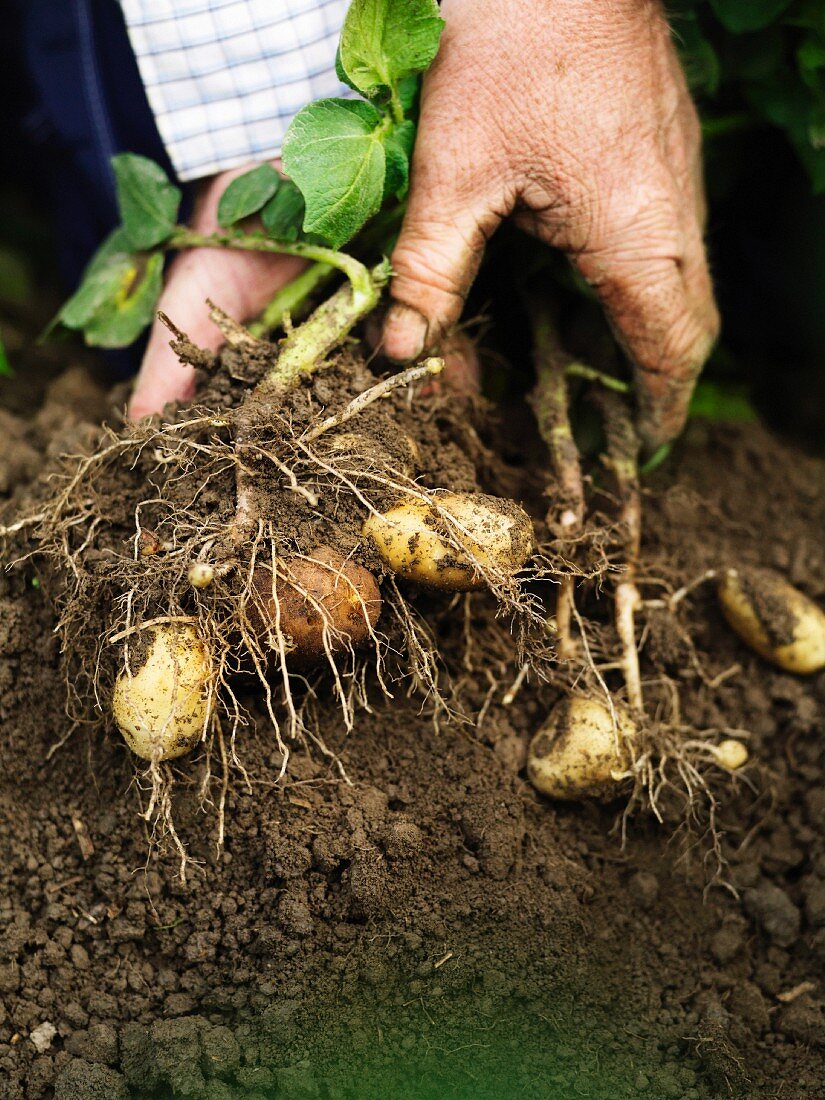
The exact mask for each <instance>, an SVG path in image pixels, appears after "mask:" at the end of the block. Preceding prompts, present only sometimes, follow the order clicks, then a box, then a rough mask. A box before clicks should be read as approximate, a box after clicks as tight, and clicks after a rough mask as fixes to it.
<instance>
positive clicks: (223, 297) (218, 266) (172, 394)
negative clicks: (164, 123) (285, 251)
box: [129, 162, 305, 419]
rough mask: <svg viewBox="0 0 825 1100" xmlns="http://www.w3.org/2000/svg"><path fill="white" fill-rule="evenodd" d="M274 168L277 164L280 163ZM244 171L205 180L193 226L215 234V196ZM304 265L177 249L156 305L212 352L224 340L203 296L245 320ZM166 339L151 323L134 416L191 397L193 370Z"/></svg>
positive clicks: (135, 394)
mask: <svg viewBox="0 0 825 1100" xmlns="http://www.w3.org/2000/svg"><path fill="white" fill-rule="evenodd" d="M276 167H280V164H279V163H278V162H276ZM247 169H248V166H247V168H237V169H233V170H232V171H230V172H223V173H221V174H220V175H217V176H213V177H211V178H210V179H209V180H206V181H205V182H204V184H203V185H202V189H201V193H200V195H199V197H198V201H197V204H196V210H195V214H194V217H193V218H192V222H191V225H192V228H193V229H194V230H196V231H197V232H199V233H214V232H215V231H216V230H217V229H218V221H217V210H218V200H219V198H220V196H221V194H222V193H223V191H224V190H225V189H226V186H227V184H228V183H229V182H230V180H232V179H234V178H235V176H239V175H240V174H241V173H242V172H245V171H247ZM304 266H305V264H304V261H303V260H299V259H297V258H296V257H294V256H272V255H269V256H264V255H250V254H249V253H244V252H229V251H220V250H216V249H210V248H196V249H192V250H190V251H187V252H183V253H181V255H180V256H178V257H177V258H176V259H175V260H174V261H173V263H172V264H171V265H170V268H169V272H168V275H167V278H166V285H165V287H164V290H163V294H162V295H161V298H160V301H159V302H158V309H159V310H162V311H163V312H164V313H166V314H167V315H168V316H169V317H170V319H171V320H172V321H174V323H175V324H176V325H178V326H179V327H180V328H182V329H183V330H184V331H185V332H186V334H187V335H188V336H189V338H190V339H191V340H192V341H193V342H194V343H196V344H198V345H199V346H200V347H202V348H210V349H212V350H216V349H217V348H218V347H219V346H220V345H221V344H222V343H223V338H222V336H221V334H220V332H219V331H218V329H217V328H216V327H215V326H214V325H213V324H212V322H211V321H210V320H209V311H208V309H207V306H206V299H207V298H212V299H214V301H215V303H216V304H217V305H219V306H220V307H221V308H222V309H224V310H226V312H227V313H228V314H229V315H230V316H231V317H235V318H238V319H239V320H246V319H248V318H250V317H254V316H255V315H256V314H257V313H260V312H261V310H262V309H263V308H264V306H266V304H267V303H268V302H269V300H270V299H271V298H272V296H273V295H274V294H275V292H276V291H277V290H278V289H279V288H280V287H282V286H284V285H285V284H286V283H288V282H289V281H290V279H294V278H295V276H296V275H297V274H298V272H299V271H300V270H301V268H302V267H304ZM169 339H170V337H169V333H168V331H167V330H166V328H165V327H164V326H163V325H162V324H161V323H160V322H159V321H155V323H154V325H153V326H152V331H151V333H150V336H149V343H148V345H147V348H146V354H145V355H144V357H143V363H142V364H141V367H140V372H139V374H138V376H137V380H136V382H135V388H134V391H133V393H132V399H131V401H130V402H129V415H130V416H131V417H133V418H135V419H137V418H138V417H141V416H146V415H147V414H149V413H155V412H160V410H161V409H162V408H163V406H164V405H165V404H166V403H167V402H168V401H183V400H186V399H187V398H189V397H191V396H192V393H193V389H194V377H193V376H194V371H193V369H192V368H191V367H188V366H182V365H181V364H180V362H179V361H178V357H177V356H176V355H175V353H174V352H173V351H172V349H171V348H170V347H169Z"/></svg>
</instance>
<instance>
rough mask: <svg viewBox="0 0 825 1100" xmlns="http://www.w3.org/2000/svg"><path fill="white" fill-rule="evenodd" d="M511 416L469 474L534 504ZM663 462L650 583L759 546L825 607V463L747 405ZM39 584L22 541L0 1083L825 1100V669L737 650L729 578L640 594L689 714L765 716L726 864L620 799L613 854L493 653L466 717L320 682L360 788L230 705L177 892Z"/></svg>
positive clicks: (734, 813)
mask: <svg viewBox="0 0 825 1100" xmlns="http://www.w3.org/2000/svg"><path fill="white" fill-rule="evenodd" d="M67 379H68V381H67ZM81 398H82V399H81ZM112 400H113V399H110V398H107V396H106V395H105V393H104V392H103V391H102V390H101V389H100V388H98V387H97V386H96V385H95V384H94V383H93V382H92V381H91V380H90V379H89V378H88V377H87V376H86V375H85V373H84V372H83V371H78V370H75V371H72V372H68V373H67V375H65V376H63V377H62V378H58V379H57V381H55V382H52V383H51V385H50V387H49V388H48V389H47V390H46V392H45V396H44V398H43V404H42V406H41V407H39V408H36V409H35V410H34V411H33V412H31V410H29V412H28V413H26V414H25V415H20V414H21V412H22V410H20V409H19V407H15V408H14V411H13V412H12V413H9V426H8V429H7V430H4V431H3V433H2V434H3V446H4V448H5V450H4V453H3V456H2V461H3V463H4V466H3V469H8V470H9V471H10V473H9V475H8V480H7V481H6V482H5V483H4V482H3V479H2V477H0V490H4V489H6V486H7V485H8V487H9V488H11V486H12V485H13V484H15V483H16V484H17V485H18V492H19V491H20V490H19V486H20V484H21V482H23V481H25V479H27V478H30V477H34V475H35V473H36V469H35V467H36V466H37V462H36V461H35V458H36V457H37V456H42V455H43V454H44V453H45V452H46V451H49V453H51V454H54V453H56V452H57V451H59V450H60V449H65V441H66V440H69V439H72V440H73V441H74V442H75V444H76V443H77V440H78V439H81V438H82V437H84V436H87V437H88V439H92V438H93V434H94V433H93V429H92V428H91V427H90V426H89V425H90V424H91V423H92V422H94V421H95V420H99V419H100V418H101V417H102V416H104V415H111V409H112V403H111V402H112ZM78 410H80V411H78ZM520 418H523V419H520ZM502 419H503V420H504V421H505V422H506V423H507V424H508V425H509V429H510V430H509V432H508V442H507V446H506V453H507V456H508V460H509V466H508V469H507V470H506V471H504V472H502V473H501V476H500V477H499V479H498V483H497V484H495V485H491V484H490V483H489V481H490V479H489V478H486V479H485V481H484V484H483V487H484V488H486V489H488V490H492V491H497V492H504V491H505V488H508V487H509V489H510V491H513V492H515V494H516V495H518V488H519V486H520V485H521V486H522V487H524V493H526V495H527V496H530V495H531V494H532V495H533V496H538V498H539V500H538V507H539V508H541V503H540V492H539V493H537V489H540V485H538V484H537V483H535V479H534V478H533V476H532V473H531V471H532V470H533V468H534V466H533V464H534V460H535V453H536V452H535V450H534V446H533V444H531V443H530V441H529V433H528V432H526V431H525V432H521V431H520V425H521V424H523V423H525V422H526V414H524V412H523V411H521V412H519V411H518V410H512V415H510V412H509V411H508V414H507V416H506V417H503V418H502ZM61 441H62V443H61ZM0 472H2V471H0ZM466 476H467V477H468V478H469V476H470V475H469V474H467V475H466ZM645 486H646V498H645V542H644V548H643V557H642V562H641V565H640V570H639V583H640V585H641V586H642V588H643V590H644V591H645V592H646V593H647V594H655V593H656V591H657V590H661V588H662V585H664V584H667V585H668V586H669V587H670V588H671V590H673V589H676V588H678V587H679V586H681V585H684V584H689V583H690V582H692V581H694V580H696V579H697V578H698V577H700V576H701V574H702V573H703V572H704V571H705V570H707V569H709V568H720V567H724V566H726V565H730V564H749V565H761V566H766V567H770V568H774V569H777V570H779V571H781V572H782V573H783V574H784V575H785V576H787V577H788V579H789V580H790V581H791V582H792V583H794V584H796V585H798V586H799V587H800V588H802V589H803V590H804V591H806V592H807V593H808V594H809V595H810V596H812V597H813V598H814V599H819V600H820V601H821V600H822V599H823V597H825V543H823V540H822V531H823V522H824V521H825V467H823V465H822V464H821V463H817V462H815V461H813V460H810V459H806V458H805V457H803V456H802V455H801V454H799V453H797V452H795V451H793V450H791V449H789V448H788V447H787V446H785V445H783V444H780V443H779V442H778V441H777V440H776V439H774V438H772V437H770V436H769V435H768V434H767V433H766V432H765V431H764V430H762V429H761V428H759V427H757V426H753V425H738V426H733V425H709V424H705V423H699V422H697V423H694V424H692V425H691V426H690V428H689V430H688V432H687V434H686V436H685V437H684V439H683V440H682V441H681V442H680V443H679V445H678V446H677V448H676V449H675V450H674V452H673V454H672V456H671V458H670V459H669V460H668V462H667V463H666V464H665V465H664V466H663V467H661V468H660V469H659V470H658V471H657V472H656V473H655V475H653V476H652V477H650V478H648V479H646V482H645ZM110 489H111V506H112V508H113V509H116V508H117V507H118V501H117V490H116V487H115V486H111V487H110ZM36 492H37V493H39V494H40V495H41V496H42V494H43V492H44V490H43V489H42V488H41V489H38V490H37V491H36ZM219 503H220V502H219V501H218V502H217V504H219ZM217 504H216V506H217ZM19 507H20V506H19V504H17V503H14V502H13V504H12V510H17V511H18V514H19ZM37 580H38V575H37V572H36V568H35V565H34V564H33V563H32V562H30V561H29V562H22V563H20V564H18V565H17V566H15V568H14V569H12V570H11V571H9V572H8V573H6V574H5V575H4V576H3V577H2V578H0V585H1V586H2V587H1V588H0V594H1V595H2V603H3V608H2V615H0V632H1V633H2V651H1V652H2V657H1V658H0V720H1V721H2V729H3V743H4V759H3V773H2V777H0V838H2V839H0V851H2V860H1V861H0V875H1V876H2V882H3V887H2V895H0V922H1V923H2V936H0V994H1V995H2V1001H0V1097H3V1098H4V1100H5V1098H8V1100H12V1098H14V1100H17V1098H18V1097H19V1098H26V1100H41V1098H43V1100H49V1098H52V1097H54V1098H55V1100H103V1098H107V1100H108V1098H118V1100H121V1098H122V1100H125V1098H127V1097H133V1098H146V1100H154V1098H156V1100H160V1098H167V1097H192V1098H201V1097H203V1098H209V1100H241V1098H245V1100H264V1098H269V1097H274V1096H277V1097H281V1096H283V1097H288V1098H292V1097H295V1098H318V1100H339V1098H340V1100H345V1098H353V1100H368V1098H371V1097H376V1098H377V1097H396V1096H397V1097H402V1096H403V1097H439V1098H441V1097H445V1098H450V1097H456V1098H459V1097H461V1098H464V1097H467V1098H470V1097H472V1098H485V1097H489V1098H501V1097H508V1098H509V1097H516V1096H518V1097H537V1098H539V1097H540V1098H556V1097H558V1098H561V1097H565V1098H566V1097H570V1096H581V1097H589V1098H593V1100H596V1098H604V1100H608V1098H610V1100H615V1098H617V1097H655V1098H660V1097H677V1098H691V1100H706V1098H716V1097H728V1096H733V1097H748V1098H751V1097H754V1098H765V1100H767V1098H773V1097H782V1098H800V1100H801V1098H803V1097H805V1098H808V1097H813V1096H815V1095H817V1090H818V1089H820V1088H821V1082H822V1081H823V1080H824V1079H825V1056H823V1047H824V1046H825V1015H824V1013H825V999H824V998H825V993H823V982H824V979H823V969H822V964H823V960H825V839H824V838H825V832H823V825H825V788H823V784H822V755H821V754H822V725H823V720H822V719H823V702H825V674H820V675H819V676H818V677H814V678H809V679H804V680H803V679H798V678H794V677H792V676H789V675H786V674H784V673H781V672H779V671H778V670H775V669H773V668H771V667H769V666H768V665H766V664H765V663H764V662H762V661H761V660H760V659H759V658H758V657H756V656H755V655H753V654H751V653H749V652H748V651H747V650H745V649H744V648H743V646H742V645H741V643H740V642H739V641H738V640H737V639H736V638H735V637H734V636H733V635H732V633H731V632H730V631H729V630H728V629H727V627H726V626H725V624H724V622H723V620H722V617H721V615H720V613H719V611H718V609H717V607H716V603H715V599H714V595H713V592H712V590H711V588H710V587H709V586H708V585H699V586H697V587H696V588H695V589H694V590H693V591H692V592H691V593H690V595H689V596H688V597H686V599H685V600H684V601H683V604H682V606H681V610H680V613H679V620H678V625H675V624H674V622H673V620H672V619H671V618H669V617H668V616H667V615H665V614H664V612H656V611H655V610H651V612H650V613H649V614H648V615H646V621H645V624H644V634H643V652H642V665H643V674H644V676H645V679H646V681H647V682H648V683H649V684H650V685H651V693H652V694H651V696H650V697H651V698H652V699H654V700H657V699H659V698H660V696H661V698H664V697H665V696H666V695H667V692H668V691H670V690H671V687H672V685H674V684H675V685H677V686H678V688H679V693H680V697H681V707H682V714H683V720H684V721H685V722H686V723H689V724H691V725H693V726H695V727H696V728H698V729H707V728H710V727H713V728H716V729H730V730H747V731H748V732H749V734H750V738H749V742H748V744H749V748H750V753H751V759H752V761H753V763H752V765H751V766H750V767H749V768H748V769H747V771H746V773H745V776H744V777H743V778H741V779H737V780H734V779H732V778H728V777H723V780H722V782H721V785H719V786H718V787H717V788H715V793H716V794H717V796H718V798H719V800H720V805H719V807H718V822H717V824H718V828H719V829H720V830H721V831H722V832H723V833H724V835H723V837H722V840H721V842H720V843H721V854H722V855H723V856H724V859H725V860H726V865H725V867H724V868H723V870H722V873H721V879H720V874H719V865H718V860H717V856H718V854H719V852H718V851H717V852H714V849H713V845H712V843H711V841H710V839H709V837H708V836H707V835H702V832H701V828H700V832H699V833H698V834H697V833H696V832H693V833H688V832H686V831H685V830H680V829H676V828H675V825H674V823H673V822H672V821H666V822H665V823H664V824H659V823H658V822H657V821H656V820H655V818H654V817H653V816H652V815H651V814H649V813H645V814H641V813H640V814H635V815H634V816H633V817H632V818H631V819H630V821H629V824H628V835H627V839H626V841H625V843H624V844H623V843H622V838H621V830H620V829H619V828H618V827H617V817H620V811H621V804H618V805H617V804H613V805H602V804H598V803H586V804H580V805H575V804H571V805H566V804H561V803H551V802H549V801H547V800H545V799H543V798H541V797H540V796H539V795H537V794H536V793H535V792H534V791H533V789H532V788H531V786H530V785H529V783H528V782H527V780H526V772H525V763H526V746H527V742H528V740H529V738H530V737H531V736H532V734H533V733H535V731H536V730H537V729H538V728H539V726H540V724H541V722H542V718H543V716H544V715H546V714H547V712H548V709H549V707H550V706H551V705H552V703H553V702H554V701H555V700H556V699H557V698H558V694H559V693H558V690H557V689H554V688H553V687H552V685H548V684H544V685H542V684H534V683H531V682H527V683H526V684H523V685H522V686H521V690H520V691H519V693H518V694H517V695H516V697H515V700H514V701H513V702H512V704H511V705H505V704H504V702H503V697H504V695H505V692H506V690H507V688H508V687H510V682H499V680H498V678H497V676H493V665H492V664H489V663H487V662H486V657H485V655H484V654H481V656H480V657H478V658H477V659H476V662H475V664H472V663H471V664H470V666H469V667H470V668H471V669H472V671H466V670H465V676H464V679H465V683H464V684H463V690H464V694H465V697H466V699H467V700H468V702H469V703H471V704H472V706H471V707H470V710H471V712H472V713H473V715H474V720H473V721H466V720H464V721H462V720H460V719H457V720H456V721H454V722H443V721H442V722H441V723H438V724H436V723H434V722H433V720H432V715H431V714H430V713H429V712H428V711H427V710H424V711H423V712H422V707H421V702H420V700H419V699H418V698H416V697H414V696H412V697H409V698H408V697H407V696H406V694H405V693H404V692H403V691H401V692H397V693H396V695H395V697H394V698H393V699H391V700H383V699H381V698H380V696H379V695H378V694H377V693H376V694H375V696H374V697H371V699H370V704H371V705H370V709H369V710H362V711H361V712H360V713H359V716H358V722H357V725H356V727H355V728H354V729H353V730H352V731H351V732H347V730H346V729H345V728H344V725H343V723H342V720H341V716H340V711H339V709H337V707H336V706H335V703H334V700H333V699H332V698H331V697H330V692H324V691H323V690H321V689H318V692H317V700H316V706H317V708H318V714H319V716H320V718H319V722H320V726H321V727H322V728H323V730H324V738H325V741H326V743H327V745H328V746H329V748H330V749H331V750H333V751H334V752H335V753H336V754H338V756H339V757H340V760H341V762H342V763H343V765H344V768H345V770H346V776H347V777H348V781H347V780H346V779H344V778H343V777H342V775H341V772H340V771H339V770H338V769H337V768H336V767H335V765H334V764H333V763H332V762H330V761H329V760H328V759H326V758H325V757H324V756H323V755H322V754H319V753H318V752H317V751H316V750H314V749H311V748H307V747H305V746H304V747H302V746H296V747H294V751H293V754H292V756H291V759H290V761H289V769H288V773H287V776H286V779H285V780H284V781H283V782H281V783H276V782H275V778H276V777H277V775H278V772H279V769H280V764H281V757H280V755H279V753H278V751H277V749H276V747H275V745H274V744H273V743H272V738H271V735H269V734H268V727H267V725H266V723H264V722H260V723H258V724H257V725H252V726H250V727H249V728H247V729H245V730H244V731H243V754H242V755H243V762H244V765H245V767H246V769H247V772H248V780H249V781H248V783H247V782H245V781H244V779H243V777H242V776H241V775H240V774H239V773H238V772H237V771H235V772H233V773H232V775H231V782H230V783H229V786H228V790H227V792H226V799H227V802H226V819H227V820H226V840H225V846H224V849H223V851H222V852H221V853H220V854H218V852H217V850H216V844H215V820H216V815H215V802H216V800H217V798H218V796H219V793H220V791H219V787H220V783H219V781H216V780H213V782H212V784H211V786H210V787H209V791H208V798H207V800H206V803H205V804H204V802H203V800H202V799H201V797H200V793H199V787H200V780H201V778H202V775H203V769H204V762H203V760H202V759H200V758H198V757H194V758H184V760H183V761H179V762H177V763H178V766H177V768H176V774H177V778H178V780H179V782H178V785H177V792H176V802H175V814H176V821H177V824H178V827H179V831H180V834H181V837H182V839H183V841H184V843H185V844H186V846H187V849H188V851H189V853H190V856H191V857H192V859H193V860H196V861H197V866H192V865H190V867H189V874H188V877H187V881H186V883H185V884H184V883H182V882H181V881H180V879H179V877H178V862H177V859H176V857H175V853H174V851H171V850H167V849H166V848H163V847H161V848H160V849H159V848H158V846H157V845H155V844H153V843H152V837H151V836H150V835H149V834H148V832H147V827H146V825H145V823H144V822H143V820H142V819H141V817H140V816H139V813H138V811H139V809H140V808H141V805H142V804H143V802H142V799H143V798H145V792H141V791H140V790H139V784H138V781H137V780H136V778H135V771H134V767H133V758H132V757H131V756H130V754H129V753H128V752H127V751H126V750H125V748H124V746H123V745H122V743H121V741H120V739H119V738H118V737H117V736H116V735H113V734H111V733H109V734H108V735H104V734H103V733H101V732H100V730H98V729H97V728H96V727H94V726H89V727H86V726H83V725H82V724H81V725H79V726H77V728H74V724H73V723H70V722H68V721H67V718H66V713H65V708H66V698H65V694H64V691H63V687H62V684H61V681H60V674H59V653H58V642H57V639H56V637H55V635H54V633H53V627H54V615H53V611H52V609H51V606H50V604H49V602H48V600H47V599H46V597H45V594H44V591H43V588H42V587H40V586H38V584H37V583H36V582H37ZM471 598H472V599H475V600H477V601H478V602H477V603H476V604H473V605H470V606H472V607H474V608H475V612H474V614H475V616H476V623H477V624H478V625H479V631H480V634H479V636H480V637H483V629H482V627H483V620H484V617H485V616H486V615H487V614H488V609H487V605H486V604H485V603H484V602H483V600H484V597H471ZM426 600H429V602H426ZM445 608H446V610H445ZM424 613H425V614H427V615H429V621H430V622H431V623H432V624H433V625H434V627H435V629H437V630H438V634H439V642H440V645H441V648H442V649H443V651H444V652H445V654H446V655H447V657H448V659H449V655H450V654H451V653H455V654H460V655H461V656H460V659H459V660H456V662H455V664H456V665H457V666H460V665H461V662H462V661H464V660H465V659H466V656H467V654H466V650H464V649H463V648H462V646H463V639H464V622H463V616H462V614H461V605H459V604H455V605H452V610H450V605H449V601H445V600H442V601H441V603H439V602H438V600H437V598H435V597H428V598H426V599H425V604H424ZM471 625H472V621H471ZM657 692H658V693H659V694H657ZM248 704H249V706H250V707H251V708H252V709H253V710H254V707H255V703H254V700H252V701H248ZM60 742H64V743H63V744H61V745H60V747H59V748H55V746H56V745H58V744H59V743H60Z"/></svg>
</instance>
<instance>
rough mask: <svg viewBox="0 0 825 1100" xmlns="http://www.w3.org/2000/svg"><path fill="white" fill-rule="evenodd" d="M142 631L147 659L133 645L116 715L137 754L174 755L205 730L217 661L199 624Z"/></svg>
mask: <svg viewBox="0 0 825 1100" xmlns="http://www.w3.org/2000/svg"><path fill="white" fill-rule="evenodd" d="M143 634H144V635H148V637H145V638H143V639H142V641H144V642H145V644H146V647H147V648H146V653H145V657H144V659H143V663H142V664H140V658H139V657H138V655H137V647H136V646H134V645H133V646H132V647H131V652H130V655H129V664H128V665H127V666H126V667H124V668H123V670H122V671H121V673H120V675H119V676H118V678H117V682H116V684H115V689H114V692H113V695H112V714H113V716H114V719H115V722H116V723H117V727H118V729H119V730H120V732H121V733H122V734H123V739H124V740H125V742H126V744H127V745H128V746H129V748H130V749H131V750H132V752H133V753H135V754H136V755H137V756H140V757H141V758H142V759H143V760H173V759H174V758H175V757H176V756H183V754H184V753H186V752H189V750H190V749H192V748H194V746H195V745H196V744H197V743H198V741H200V739H201V737H202V736H203V733H204V730H205V729H206V726H207V723H208V721H209V715H210V698H209V680H210V675H211V667H212V662H211V660H210V656H209V651H208V649H207V648H206V646H205V644H204V642H203V639H202V638H201V636H200V634H199V633H198V631H197V630H196V628H195V627H194V626H189V625H186V624H184V625H178V624H173V623H169V624H167V625H164V626H156V627H152V628H151V629H150V630H146V631H143Z"/></svg>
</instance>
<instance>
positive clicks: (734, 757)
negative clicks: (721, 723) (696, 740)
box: [713, 737, 749, 772]
mask: <svg viewBox="0 0 825 1100" xmlns="http://www.w3.org/2000/svg"><path fill="white" fill-rule="evenodd" d="M713 755H714V756H715V757H716V763H717V764H718V765H719V766H720V767H721V768H725V769H726V770H727V771H729V772H735V771H737V770H738V769H739V768H742V767H744V766H745V764H747V762H748V758H749V753H748V750H747V748H746V747H745V746H744V745H743V744H742V742H741V741H734V740H733V738H732V737H730V738H728V739H727V740H726V741H721V742H720V743H719V744H718V745H716V746H714V748H713Z"/></svg>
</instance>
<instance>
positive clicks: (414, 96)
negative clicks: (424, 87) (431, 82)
mask: <svg viewBox="0 0 825 1100" xmlns="http://www.w3.org/2000/svg"><path fill="white" fill-rule="evenodd" d="M420 87H421V77H420V76H419V75H418V73H416V74H415V75H414V76H405V77H404V79H403V80H399V81H398V101H399V103H400V104H401V108H402V110H403V111H404V114H405V115H409V114H411V113H412V112H413V109H414V108H415V106H416V103H417V100H418V91H419V89H420Z"/></svg>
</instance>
